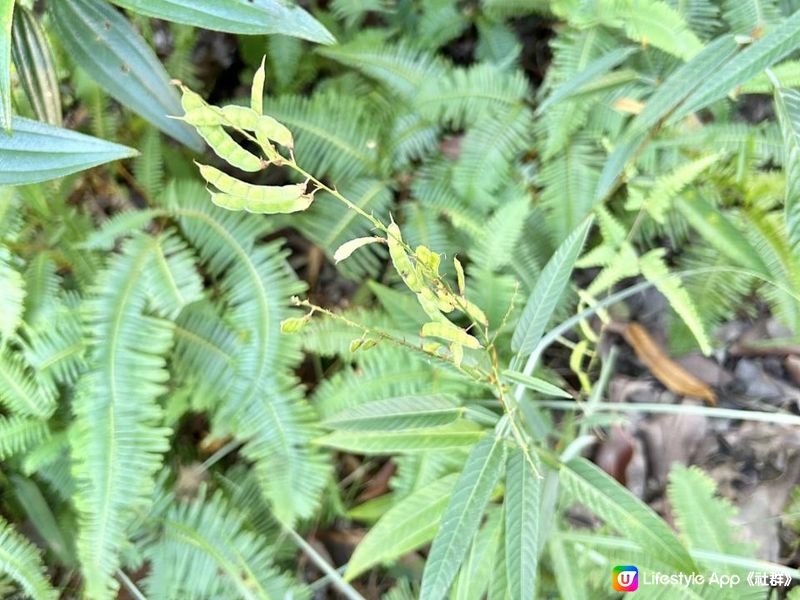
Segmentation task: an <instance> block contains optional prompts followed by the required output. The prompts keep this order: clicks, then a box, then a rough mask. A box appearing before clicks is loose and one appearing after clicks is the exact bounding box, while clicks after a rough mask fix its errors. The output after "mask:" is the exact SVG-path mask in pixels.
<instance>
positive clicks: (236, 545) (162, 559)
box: [146, 492, 306, 600]
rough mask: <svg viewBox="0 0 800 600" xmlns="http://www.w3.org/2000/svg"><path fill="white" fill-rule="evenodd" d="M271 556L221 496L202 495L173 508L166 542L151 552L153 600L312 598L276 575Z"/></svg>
mask: <svg viewBox="0 0 800 600" xmlns="http://www.w3.org/2000/svg"><path fill="white" fill-rule="evenodd" d="M270 554H271V552H270V549H269V547H268V546H267V545H266V544H265V543H264V541H263V539H260V538H259V537H258V536H256V535H254V534H253V533H252V532H250V531H248V530H247V528H246V527H245V524H244V519H243V517H242V515H241V514H240V513H239V511H238V510H237V509H236V507H234V506H233V505H231V504H230V503H229V502H227V501H226V500H225V499H224V497H223V496H222V494H221V493H219V492H218V493H216V494H214V495H213V496H212V497H210V498H206V497H205V494H201V495H200V497H199V498H197V499H195V500H194V501H192V502H178V501H176V502H175V503H174V504H173V505H172V506H171V507H170V508H169V510H168V512H167V514H166V516H165V518H164V523H163V531H162V533H161V536H160V538H159V539H158V540H157V542H156V543H155V544H154V545H153V546H151V547H150V548H148V549H147V550H146V555H147V557H148V558H149V559H150V562H151V565H152V572H151V573H150V575H149V576H148V579H147V582H146V583H147V586H146V587H147V590H148V591H149V592H150V594H152V596H151V597H153V598H155V597H158V598H167V599H174V600H179V599H182V598H244V599H246V600H273V599H275V598H285V597H292V598H295V597H297V598H304V597H306V593H304V592H303V591H301V590H299V589H296V588H294V586H292V585H291V583H290V582H289V581H288V579H287V578H285V577H283V576H282V575H280V574H279V573H278V572H277V571H276V569H275V567H274V566H273V565H272V561H271V560H270Z"/></svg>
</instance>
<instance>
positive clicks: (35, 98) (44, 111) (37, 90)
mask: <svg viewBox="0 0 800 600" xmlns="http://www.w3.org/2000/svg"><path fill="white" fill-rule="evenodd" d="M11 55H12V56H13V58H14V64H15V65H16V67H17V74H18V75H19V79H20V82H21V83H22V88H23V89H24V90H25V94H26V95H27V96H28V100H29V101H30V103H31V107H33V112H34V113H36V117H37V119H38V120H40V121H44V122H45V123H50V124H51V125H56V126H58V127H60V126H61V93H60V92H59V89H58V78H57V77H56V68H55V65H54V64H53V56H52V54H51V52H50V46H49V45H48V43H47V38H46V37H45V33H44V31H42V27H41V25H39V22H38V21H37V20H36V17H34V15H33V13H32V12H31V11H30V10H28V9H27V8H25V7H24V6H18V7H17V9H16V11H15V12H14V29H13V34H12V45H11Z"/></svg>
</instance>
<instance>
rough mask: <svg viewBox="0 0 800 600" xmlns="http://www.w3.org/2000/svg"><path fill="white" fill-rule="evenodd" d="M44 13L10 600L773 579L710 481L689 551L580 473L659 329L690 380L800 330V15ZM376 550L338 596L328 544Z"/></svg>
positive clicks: (159, 9)
mask: <svg viewBox="0 0 800 600" xmlns="http://www.w3.org/2000/svg"><path fill="white" fill-rule="evenodd" d="M17 4H18V6H15V7H14V8H15V11H14V13H15V18H14V20H15V23H14V32H13V34H14V52H13V60H14V69H15V73H16V74H17V77H18V79H10V80H9V81H15V82H16V81H19V85H18V86H17V85H13V86H12V85H5V86H4V85H3V83H2V81H3V80H0V100H2V101H3V102H4V105H5V103H7V104H8V105H9V106H11V107H13V109H9V110H7V111H5V112H2V115H1V116H4V115H6V114H8V115H10V112H11V110H13V111H14V113H15V116H14V117H13V119H11V124H12V131H11V133H10V134H5V133H0V184H1V185H14V186H19V187H16V188H13V189H11V188H3V189H0V290H2V292H0V459H2V463H3V464H2V467H1V468H0V470H2V473H0V486H3V488H2V489H0V495H2V498H3V505H2V507H1V508H2V512H3V518H2V519H0V577H1V578H0V590H2V592H0V594H6V595H11V594H13V593H16V592H22V593H25V594H28V595H31V596H33V597H36V598H39V597H42V598H49V597H55V595H56V592H55V591H54V590H53V589H51V584H50V583H48V578H52V581H60V582H61V583H60V585H61V587H63V588H64V589H63V590H60V591H61V592H62V595H64V596H68V595H69V596H70V597H72V596H75V597H86V598H90V599H93V600H94V599H106V598H108V599H110V598H114V597H117V596H118V595H120V594H122V593H124V592H123V589H122V588H123V587H124V588H127V592H128V593H129V594H130V595H131V596H134V597H140V596H142V597H148V598H176V599H177V598H221V599H228V598H231V599H233V598H283V597H290V596H291V597H295V598H307V597H312V596H316V595H320V594H325V593H327V592H325V591H323V588H324V587H325V586H329V587H331V588H335V589H336V591H335V592H333V591H331V592H330V593H338V594H341V595H343V596H345V597H348V598H359V597H361V596H360V595H359V592H358V591H357V590H359V589H366V587H367V585H372V582H379V583H378V584H377V585H379V586H380V588H379V591H378V592H377V593H379V594H382V597H387V598H394V599H396V600H405V599H407V598H414V597H421V598H431V599H434V598H435V599H439V598H445V597H450V598H460V599H473V598H474V599H476V600H477V599H479V598H483V597H486V598H491V599H502V600H507V599H516V598H521V599H526V600H530V599H531V598H534V597H537V598H538V597H558V596H561V597H565V598H593V597H605V596H606V595H607V594H608V593H609V592H608V585H607V583H608V581H607V580H608V572H609V570H610V568H611V567H612V566H614V565H617V564H637V565H640V568H641V569H642V570H643V571H645V572H646V571H648V570H650V571H657V570H661V571H663V572H675V571H684V572H694V571H697V572H710V571H720V572H722V571H724V572H726V573H730V574H741V573H742V570H743V569H745V568H749V567H750V566H753V568H754V569H757V568H760V567H761V566H764V563H758V562H757V561H755V559H753V558H751V556H752V552H753V549H752V548H751V547H750V546H749V545H747V544H744V543H742V542H741V541H740V540H739V538H738V537H737V535H736V534H735V528H734V527H732V526H731V520H732V518H733V516H734V514H733V512H734V511H733V510H732V509H731V507H730V505H729V504H727V503H726V502H725V501H723V500H722V499H720V498H718V497H716V496H715V490H714V485H713V482H711V480H710V479H708V478H707V477H706V476H705V475H703V474H702V473H701V472H700V470H699V469H696V468H690V469H684V468H680V467H676V468H675V469H674V470H673V472H672V475H671V477H670V485H669V488H668V490H667V499H668V501H669V502H668V503H667V506H668V507H670V509H671V510H672V512H673V516H674V520H673V521H667V520H665V519H664V518H662V517H661V516H659V515H658V514H657V513H656V512H654V511H653V509H652V508H650V507H649V506H648V505H646V504H645V503H644V502H642V501H641V500H640V499H639V498H637V497H636V496H634V495H633V494H632V493H631V492H630V491H628V490H627V489H626V488H625V487H624V486H622V485H621V484H619V483H618V482H617V481H616V480H615V479H613V478H612V477H611V476H609V475H608V474H606V473H605V472H604V471H602V470H601V469H600V468H599V467H598V466H596V465H594V464H593V463H591V462H590V461H588V460H587V459H584V458H581V457H577V458H576V456H577V455H578V452H579V449H580V448H584V447H585V445H586V444H587V443H589V442H590V441H591V440H592V439H593V438H592V437H591V436H590V435H589V434H590V433H591V434H592V435H594V433H595V431H596V430H598V434H599V435H602V433H603V432H602V431H599V430H602V429H603V428H605V427H606V426H607V425H608V423H609V422H610V421H608V420H606V419H605V418H604V417H605V416H604V415H601V414H597V412H596V409H597V407H598V406H601V407H607V406H610V405H611V404H610V403H604V402H603V398H602V395H603V394H604V388H605V386H606V383H607V381H608V377H609V376H610V374H611V369H612V368H611V366H610V365H609V364H608V363H604V364H603V365H602V367H601V365H600V364H599V363H600V362H603V361H602V360H600V359H602V357H604V356H605V348H606V347H607V345H608V343H609V342H608V338H607V337H603V338H601V337H600V335H599V334H598V331H597V324H598V323H599V322H602V323H605V324H607V323H608V321H609V320H610V319H611V315H612V314H613V315H615V316H616V318H620V317H619V316H618V315H621V314H625V312H626V309H627V308H628V307H625V306H614V305H616V304H620V303H622V302H624V300H625V299H626V298H628V297H630V296H631V295H633V294H635V293H638V292H639V291H642V290H645V289H648V288H653V289H654V290H655V291H657V292H658V293H660V294H661V295H663V296H664V298H665V299H666V301H667V304H668V305H669V307H670V312H671V314H669V315H665V319H664V321H665V323H666V324H667V325H668V331H669V333H670V336H669V338H670V340H669V341H670V349H669V352H670V353H671V354H674V353H675V352H676V351H677V349H681V350H684V349H686V350H688V349H693V348H699V349H700V350H702V351H703V352H705V353H707V354H708V353H710V352H711V351H712V350H716V349H717V347H718V346H721V345H722V342H721V341H720V340H719V339H718V338H717V337H715V335H714V334H715V330H716V328H717V327H718V326H719V325H720V324H721V323H723V322H725V321H727V320H730V319H732V318H733V317H738V318H746V317H747V316H748V315H752V314H754V313H755V312H756V311H764V312H767V311H768V312H769V313H770V314H771V315H774V316H775V317H776V318H777V319H778V320H780V321H781V323H782V324H784V325H787V326H789V327H790V328H791V329H792V331H793V332H796V331H797V328H798V326H800V309H799V308H798V299H800V263H798V258H797V252H796V250H797V243H798V231H797V230H798V224H797V214H796V213H797V198H796V197H795V196H796V195H797V189H796V188H797V181H796V180H797V173H796V166H797V165H796V164H795V163H796V162H797V158H798V156H797V154H798V152H797V138H798V130H799V128H800V126H799V125H798V123H797V122H798V118H799V117H798V114H796V113H797V112H798V105H800V104H799V103H798V98H797V93H796V92H795V91H794V90H793V89H791V88H792V87H793V86H795V85H796V84H797V83H798V82H800V76H798V69H797V64H796V61H794V60H786V59H787V58H790V57H791V56H792V55H793V53H794V51H795V50H796V48H797V46H798V36H797V22H798V19H799V18H800V16H798V15H800V13H797V12H794V13H793V14H792V11H791V10H790V9H791V8H793V7H794V4H792V3H777V2H771V1H754V2H749V1H748V2H728V1H727V0H719V1H715V0H690V1H687V2H673V1H666V0H664V1H662V0H600V1H597V2H584V1H572V0H557V1H554V2H541V1H539V0H483V1H482V2H480V3H466V4H465V3H463V2H456V1H455V0H408V1H406V0H400V1H398V2H391V3H390V2H383V1H370V2H361V3H359V2H352V1H349V0H335V1H333V2H329V3H311V5H310V6H311V7H312V8H311V9H309V10H310V11H312V12H313V16H312V15H311V13H310V12H307V11H306V10H304V9H303V8H300V7H299V6H297V5H295V4H294V3H292V2H282V1H273V0H255V1H254V2H240V1H239V0H224V1H223V2H218V3H213V4H214V6H213V7H212V8H210V6H211V5H210V4H209V5H208V6H206V5H205V4H204V6H203V7H195V6H190V4H191V3H186V2H179V1H172V0H170V1H167V2H153V1H149V0H113V1H112V2H107V1H105V0H63V1H59V2H53V1H52V0H51V1H50V2H48V3H47V7H48V11H49V12H48V14H47V16H44V17H43V16H42V15H41V14H39V13H38V12H37V11H36V10H33V9H30V8H29V6H30V3H23V2H18V3H17ZM22 4H26V5H25V6H22ZM206 4H208V3H206ZM795 4H796V3H795ZM0 6H2V0H0ZM303 6H307V4H303ZM37 8H38V7H37ZM2 23H3V21H2V10H0V24H2ZM195 27H206V28H209V29H213V30H216V31H221V32H226V34H227V35H225V36H215V35H213V34H203V35H202V36H199V35H198V33H197V30H196V29H194V28H195ZM544 28H549V30H550V33H551V34H552V37H550V38H549V40H548V41H547V43H548V44H549V46H550V51H551V53H552V59H551V60H550V59H548V60H550V62H549V63H548V64H547V65H546V68H544V69H542V70H540V67H541V66H542V65H541V64H540V62H541V60H542V57H543V56H546V55H547V52H545V51H544V49H543V48H542V47H540V46H541V45H542V44H543V43H544V42H543V41H542V40H545V39H547V36H546V35H542V31H540V29H542V30H543V29H544ZM330 32H333V33H334V34H335V35H336V38H337V39H338V40H340V41H341V43H340V44H338V45H328V46H325V47H321V48H313V47H312V46H311V45H309V44H308V42H309V41H310V42H319V43H326V44H332V42H334V38H333V34H332V33H330ZM275 33H278V34H281V35H270V37H268V38H265V37H263V36H264V35H267V34H275ZM245 36H255V37H245ZM748 36H749V37H748ZM7 37H8V36H6V38H7ZM0 39H4V38H2V36H0ZM50 43H52V52H51V47H50ZM209 45H211V46H213V47H214V50H213V52H211V53H210V54H209V56H204V54H205V53H206V52H209V50H208V48H207V46H209ZM264 48H266V51H267V56H266V57H264V59H263V60H262V52H263V51H264ZM228 51H230V57H233V56H235V57H236V58H235V59H232V62H231V63H230V69H229V70H223V71H221V72H218V71H217V69H218V67H219V66H220V65H222V61H224V60H227V58H225V56H226V53H227V52H228ZM212 54H213V56H211V55H212ZM218 61H220V62H219V64H218ZM5 62H6V63H7V62H8V60H6V61H5ZM259 62H261V64H260V65H259ZM222 66H223V69H224V65H222ZM9 71H10V66H9V65H5V68H4V65H3V57H2V48H0V72H2V74H4V75H5V74H7V73H8V72H9ZM170 77H180V79H181V80H182V82H183V83H179V84H178V85H179V89H180V92H176V89H175V88H173V87H171V85H172V82H171V81H170ZM176 83H177V82H176ZM248 91H249V93H248ZM745 94H747V95H753V94H757V95H759V96H758V99H757V100H754V99H748V103H749V102H753V103H759V102H769V99H768V98H767V96H766V95H767V94H774V106H775V111H776V115H777V118H776V119H773V118H771V117H770V116H768V117H767V118H766V119H765V121H764V122H763V123H753V122H751V119H750V117H749V112H748V111H749V110H750V109H749V108H748V106H749V104H748V103H746V102H742V100H741V98H740V97H738V96H737V95H739V96H741V95H745ZM212 99H213V102H217V103H218V104H219V106H217V105H214V104H212V103H211V102H212ZM759 106H760V105H759ZM131 111H132V112H131ZM766 112H767V113H768V111H766ZM133 113H135V114H133ZM62 114H63V117H64V120H63V123H65V124H66V126H64V125H61V119H62ZM137 115H138V116H137ZM30 117H35V118H36V119H38V120H39V121H33V120H31V119H30ZM140 117H143V119H144V120H143V119H142V118H140ZM145 121H147V122H145ZM78 129H82V130H87V129H88V130H89V131H91V132H92V133H93V134H95V135H96V136H98V138H114V139H118V140H120V141H121V142H124V143H125V144H126V146H123V145H119V144H114V143H111V142H106V141H104V140H103V139H98V138H90V137H88V136H86V135H85V134H82V133H78V131H75V130H78ZM162 132H163V133H166V134H167V135H168V136H171V137H173V138H175V139H176V140H178V141H181V142H182V143H183V144H184V146H185V147H184V146H181V145H178V144H175V143H174V141H172V140H168V139H167V137H166V136H163V135H162ZM201 138H202V139H203V140H204V141H205V142H206V143H207V144H208V145H209V146H210V149H211V150H212V151H213V153H212V152H205V154H202V155H200V154H196V153H195V154H192V153H191V152H190V151H191V150H192V149H193V148H194V149H198V150H199V149H200V148H201V144H200V139H201ZM128 146H131V147H135V148H136V149H137V150H138V152H139V156H138V157H136V158H135V159H133V160H130V161H129V160H128V159H130V158H131V155H132V154H133V151H132V150H131V149H130V148H128ZM116 161H122V162H116ZM108 163H114V164H108ZM90 168H91V169H93V170H92V171H91V172H89V173H84V174H80V175H79V173H80V172H81V171H84V170H86V169H90ZM58 179H61V181H59V180H58ZM595 224H596V225H597V227H595ZM282 237H286V238H287V240H288V241H284V240H283V239H281V238H282ZM612 306H613V307H614V308H615V309H620V310H613V311H607V309H608V308H609V307H612ZM301 310H302V312H301ZM635 316H636V315H634V317H635ZM614 325H617V326H619V325H620V323H614ZM611 329H612V330H613V329H614V327H611ZM602 335H603V336H605V335H606V334H605V333H604V334H602ZM553 344H556V345H560V346H563V347H564V348H567V351H564V350H563V349H562V350H558V349H555V350H553V351H549V350H548V348H549V346H550V345H553ZM567 356H570V357H571V358H570V359H569V360H567V359H566V357H567ZM598 378H599V380H597V379H598ZM596 380H597V381H596ZM576 382H577V383H576ZM576 388H577V389H576ZM552 398H558V400H552ZM572 399H575V400H578V402H574V403H572V402H571V400H572ZM583 400H587V402H585V403H584V402H582V401H583ZM553 406H558V407H559V410H561V409H564V408H567V407H571V408H570V410H580V411H581V413H582V414H581V415H580V419H581V420H580V421H578V423H577V424H576V423H575V422H573V420H572V419H570V418H565V417H561V416H558V417H554V416H553V415H552V414H551V408H549V407H553ZM637 408H638V405H637ZM669 408H671V409H674V410H675V411H682V410H686V411H687V412H692V410H698V409H697V408H696V407H693V406H690V405H685V406H681V405H675V406H674V407H673V406H670V407H669ZM647 410H655V409H654V408H653V407H652V406H651V407H649V408H647ZM707 410H710V411H714V410H715V409H707ZM713 414H714V415H715V416H717V415H722V414H724V415H731V414H732V413H731V412H730V411H728V412H721V413H717V412H714V413H713ZM736 414H737V415H741V414H742V413H739V412H737V413H736ZM758 414H759V417H758V418H762V420H763V415H764V414H766V413H758ZM779 416H780V417H782V418H784V419H789V418H790V416H787V415H779ZM754 418H756V417H755V416H754ZM774 420H779V419H777V418H775V419H774ZM556 450H558V451H559V452H561V455H557V454H555V451H556ZM25 478H27V479H25ZM6 488H10V489H11V490H13V492H14V493H12V494H6V493H5V492H6ZM376 490H377V492H378V494H377V496H376V495H375V493H376ZM575 504H580V505H581V506H582V507H583V508H584V509H585V510H588V511H589V512H590V513H592V514H593V515H594V516H595V517H597V519H598V520H599V522H600V525H599V526H598V527H597V528H596V529H592V530H590V529H588V528H585V527H581V526H580V525H578V524H577V522H576V520H575V519H573V518H572V516H574V514H575V513H574V512H573V508H574V505H575ZM352 521H357V522H360V523H363V524H364V526H365V529H366V531H365V533H364V535H363V536H360V535H359V538H360V542H359V543H358V544H356V546H355V548H354V550H353V553H352V555H351V557H350V559H349V561H348V563H347V565H343V571H342V573H343V575H342V574H340V573H339V572H338V570H337V569H336V568H335V567H332V566H330V565H328V564H326V560H327V558H326V557H325V556H324V555H323V554H324V553H321V552H320V546H319V544H321V543H322V544H327V543H328V542H329V541H330V540H332V539H334V538H336V539H338V537H337V536H338V535H339V534H340V533H341V531H339V530H348V529H349V528H350V527H351V522H352ZM672 522H674V523H675V527H674V528H673V526H672V525H670V524H669V523H672ZM22 523H25V526H24V527H22V526H20V527H17V526H16V524H22ZM675 529H677V531H675ZM32 530H35V532H36V534H37V535H36V536H35V539H36V540H37V543H39V544H40V545H41V546H42V548H43V550H44V552H43V553H41V557H40V556H39V553H38V552H37V551H36V550H35V548H34V546H33V545H32V544H31V543H30V542H28V541H27V540H26V539H25V538H26V536H27V534H28V532H30V531H32ZM23 534H25V535H23ZM306 537H307V538H309V542H306V541H305V538H306ZM312 537H313V538H315V541H314V542H313V543H311V542H310V540H311V538H312ZM353 537H355V536H353ZM342 538H343V539H349V536H342ZM72 540H75V544H74V547H73V543H72ZM295 546H297V548H296V547H295ZM298 549H299V551H301V552H303V553H304V554H305V555H306V556H307V559H308V560H311V561H312V562H314V563H316V567H318V568H319V569H321V571H322V572H324V573H325V578H323V579H320V580H318V581H313V580H310V578H309V574H313V570H312V569H306V568H299V564H300V558H299V554H298ZM336 556H337V564H340V563H339V562H338V554H336ZM303 560H306V559H303ZM769 566H770V568H782V569H783V572H787V573H791V574H792V575H800V573H797V572H796V571H794V570H792V569H789V568H786V567H779V566H778V565H769ZM45 568H46V569H47V571H46V572H45ZM576 569H580V570H581V572H582V573H585V576H581V577H576V576H575V572H576ZM64 573H70V574H72V576H70V577H66V576H65V577H63V578H62V577H61V575H62V574H64ZM57 578H58V579H57ZM367 578H369V579H367ZM365 582H368V583H365ZM362 584H363V586H362ZM388 586H393V587H392V589H390V590H389V589H386V588H387V587H388ZM741 591H742V590H731V591H729V590H717V589H712V588H711V587H710V586H707V587H704V588H702V589H692V590H690V591H688V592H687V593H688V594H690V596H689V597H692V598H729V597H730V598H733V597H741V595H739V596H737V595H736V594H739V593H740V592H741ZM759 591H760V590H759ZM664 595H665V597H673V596H675V597H681V596H679V595H676V592H675V591H674V590H667V591H665V592H664Z"/></svg>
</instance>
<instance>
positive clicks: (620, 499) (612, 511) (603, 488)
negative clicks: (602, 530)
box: [559, 458, 697, 573]
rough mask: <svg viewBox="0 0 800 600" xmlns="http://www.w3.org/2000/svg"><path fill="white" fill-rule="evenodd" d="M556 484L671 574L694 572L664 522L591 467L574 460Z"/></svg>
mask: <svg viewBox="0 0 800 600" xmlns="http://www.w3.org/2000/svg"><path fill="white" fill-rule="evenodd" d="M559 480H560V482H561V485H562V486H563V487H564V488H565V489H566V490H567V492H568V493H569V494H570V496H571V497H572V498H573V499H574V500H576V501H578V502H580V503H581V504H583V505H584V506H586V507H587V508H589V509H590V510H591V511H592V512H594V513H595V514H596V515H597V516H598V517H600V518H601V519H603V520H604V521H605V522H606V523H608V524H609V525H610V526H611V527H613V528H614V529H616V530H617V531H618V532H619V533H621V534H622V535H624V536H625V537H626V538H628V539H630V540H633V541H634V542H636V543H637V544H638V545H639V547H640V548H641V549H642V552H645V553H647V554H648V556H652V557H653V558H657V559H658V561H659V562H660V563H662V564H664V565H665V566H668V567H670V568H672V569H674V570H675V571H684V572H687V573H690V572H693V571H694V570H696V569H697V567H696V565H695V564H694V561H693V560H692V558H691V556H689V552H688V551H687V550H686V548H685V547H684V546H683V544H681V542H680V540H678V538H677V537H676V536H675V534H674V533H673V532H672V530H671V529H670V528H669V526H668V525H667V524H666V523H665V522H664V520H663V519H662V518H661V517H659V516H658V515H657V514H656V513H655V511H653V509H652V508H650V507H649V506H647V505H646V504H645V503H644V502H642V501H641V500H639V499H638V498H637V497H636V496H634V495H633V494H631V493H630V492H629V491H628V490H627V489H625V488H624V487H623V486H622V485H620V484H619V483H618V482H617V481H616V480H615V479H613V478H612V477H611V476H609V475H608V474H606V473H605V472H604V471H602V470H601V469H600V468H599V467H597V466H596V465H595V464H593V463H591V462H589V461H588V460H586V459H585V458H575V459H573V460H571V461H569V462H567V463H565V464H564V465H562V467H561V470H560V476H559Z"/></svg>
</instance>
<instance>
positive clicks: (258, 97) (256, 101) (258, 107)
mask: <svg viewBox="0 0 800 600" xmlns="http://www.w3.org/2000/svg"><path fill="white" fill-rule="evenodd" d="M266 58H267V57H266V56H264V57H262V58H261V66H260V67H258V70H257V71H256V74H255V75H253V85H252V86H251V88H250V108H252V109H253V110H254V111H256V112H257V113H258V114H262V113H263V112H264V79H265V78H266V71H265V69H264V61H265V60H266Z"/></svg>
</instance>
